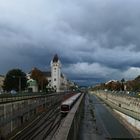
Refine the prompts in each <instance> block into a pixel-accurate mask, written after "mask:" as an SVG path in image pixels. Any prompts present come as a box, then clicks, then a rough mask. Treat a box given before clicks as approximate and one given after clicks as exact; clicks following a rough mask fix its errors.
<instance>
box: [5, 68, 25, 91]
mask: <svg viewBox="0 0 140 140" xmlns="http://www.w3.org/2000/svg"><path fill="white" fill-rule="evenodd" d="M26 82H27V79H26V74H25V73H24V72H23V71H22V70H20V69H12V70H10V71H8V72H7V74H6V77H5V80H4V85H3V89H4V90H6V91H11V90H16V91H20V90H24V89H25V88H26Z"/></svg>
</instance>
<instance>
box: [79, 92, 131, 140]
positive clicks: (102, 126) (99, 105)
mask: <svg viewBox="0 0 140 140" xmlns="http://www.w3.org/2000/svg"><path fill="white" fill-rule="evenodd" d="M92 110H93V112H94V115H93V113H92ZM95 118H96V119H95ZM120 138H121V139H124V138H125V139H133V137H132V135H131V133H130V132H129V131H128V129H127V128H126V127H125V126H124V125H123V124H122V123H121V122H120V121H119V120H118V119H117V117H115V116H114V113H112V110H111V109H110V108H109V107H108V106H106V105H105V104H104V102H102V101H101V100H100V99H98V98H97V97H96V96H95V95H89V94H87V95H86V99H85V110H84V115H83V119H82V122H81V127H80V133H79V139H80V140H93V139H96V140H102V139H120Z"/></svg>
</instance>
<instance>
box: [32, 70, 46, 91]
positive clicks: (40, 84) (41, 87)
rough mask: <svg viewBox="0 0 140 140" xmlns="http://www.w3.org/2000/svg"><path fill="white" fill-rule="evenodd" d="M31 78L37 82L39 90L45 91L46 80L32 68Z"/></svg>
mask: <svg viewBox="0 0 140 140" xmlns="http://www.w3.org/2000/svg"><path fill="white" fill-rule="evenodd" d="M31 78H32V79H34V80H36V81H37V84H38V88H39V90H42V91H43V90H45V89H46V86H47V85H48V80H47V79H46V76H45V75H44V74H43V72H42V71H41V70H39V69H37V68H34V69H33V70H32V72H31Z"/></svg>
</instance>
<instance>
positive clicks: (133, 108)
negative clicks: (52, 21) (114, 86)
mask: <svg viewBox="0 0 140 140" xmlns="http://www.w3.org/2000/svg"><path fill="white" fill-rule="evenodd" d="M94 93H95V94H96V95H97V96H98V97H99V98H100V99H102V100H103V101H104V102H105V103H106V104H108V105H109V106H110V107H112V108H113V109H115V110H116V112H117V113H118V114H119V115H121V116H122V117H123V118H125V119H126V121H127V122H128V123H129V124H131V125H132V126H133V127H134V128H136V129H137V130H140V98H134V97H130V96H127V95H117V94H111V93H107V92H104V91H97V92H94ZM119 112H120V113H119ZM134 122H135V123H134ZM136 122H137V123H136Z"/></svg>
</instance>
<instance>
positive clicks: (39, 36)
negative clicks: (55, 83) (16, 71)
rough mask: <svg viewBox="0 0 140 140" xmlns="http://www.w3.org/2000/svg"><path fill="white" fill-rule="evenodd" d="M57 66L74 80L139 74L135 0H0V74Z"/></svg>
mask: <svg viewBox="0 0 140 140" xmlns="http://www.w3.org/2000/svg"><path fill="white" fill-rule="evenodd" d="M55 53H57V54H58V55H59V57H60V59H61V62H62V65H63V67H62V70H63V72H64V73H65V74H66V75H67V77H68V78H70V79H72V80H74V81H76V82H78V83H80V84H95V83H98V82H104V81H107V80H110V79H118V80H120V79H122V78H125V79H132V78H135V77H136V76H137V75H139V74H140V0H59V1H58V0H0V74H5V73H6V72H7V71H8V70H9V69H12V68H21V69H22V70H23V71H25V72H28V71H30V70H31V68H32V67H38V68H40V69H42V70H45V69H46V70H49V69H50V66H49V65H50V60H51V59H52V57H53V55H54V54H55Z"/></svg>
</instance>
